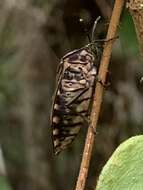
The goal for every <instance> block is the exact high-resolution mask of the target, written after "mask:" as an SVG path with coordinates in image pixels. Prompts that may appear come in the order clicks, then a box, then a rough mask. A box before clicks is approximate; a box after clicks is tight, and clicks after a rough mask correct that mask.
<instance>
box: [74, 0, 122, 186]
mask: <svg viewBox="0 0 143 190" xmlns="http://www.w3.org/2000/svg"><path fill="white" fill-rule="evenodd" d="M124 2H125V1H124V0H116V1H115V4H114V8H113V12H112V16H111V20H110V24H109V28H108V32H107V37H106V39H107V41H108V39H112V38H114V37H115V36H116V30H117V27H118V24H119V19H120V15H121V11H122V9H123V5H124ZM112 46H113V40H109V41H108V42H107V43H106V44H105V46H104V50H103V55H102V58H101V64H100V68H99V78H100V79H101V80H102V82H103V83H104V82H105V80H106V74H107V71H108V65H109V61H110V56H111V50H112ZM102 97H103V85H101V84H100V83H97V84H96V89H95V95H94V101H93V108H92V112H91V117H90V119H91V125H92V127H93V128H94V130H96V126H97V121H98V117H99V112H100V107H101V103H102ZM92 127H89V128H88V132H87V137H86V142H85V147H84V152H83V157H82V162H81V167H80V172H79V176H78V180H77V184H76V190H84V188H85V182H86V178H87V174H88V169H89V163H90V160H91V154H92V149H93V143H94V138H95V136H94V133H93V129H92Z"/></svg>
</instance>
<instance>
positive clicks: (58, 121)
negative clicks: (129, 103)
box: [52, 49, 96, 154]
mask: <svg viewBox="0 0 143 190" xmlns="http://www.w3.org/2000/svg"><path fill="white" fill-rule="evenodd" d="M93 62H94V57H93V55H92V54H91V53H90V52H88V51H87V50H86V49H80V50H76V51H74V52H71V53H70V54H67V55H66V56H64V57H63V65H62V70H61V71H60V74H59V77H58V86H57V89H56V93H55V99H54V104H53V111H52V130H53V144H54V152H55V154H58V153H59V152H60V151H62V150H64V149H65V148H67V147H68V145H69V144H70V143H71V142H72V141H73V140H74V138H75V136H76V135H77V134H78V132H79V130H80V128H81V127H82V126H83V125H84V123H85V120H84V117H86V115H87V114H88V110H89V104H90V99H91V96H92V89H93V83H94V81H95V75H96V69H95V66H94V63H93Z"/></svg>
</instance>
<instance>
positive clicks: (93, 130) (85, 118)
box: [66, 105, 97, 135]
mask: <svg viewBox="0 0 143 190" xmlns="http://www.w3.org/2000/svg"><path fill="white" fill-rule="evenodd" d="M66 106H67V108H68V109H70V111H71V112H72V113H73V114H76V115H77V116H80V117H81V118H82V119H83V121H84V125H85V124H87V125H88V126H89V127H91V129H92V132H93V133H94V135H96V134H97V132H96V130H95V129H94V128H93V126H92V125H91V123H90V114H89V113H88V116H84V115H82V114H81V113H78V112H77V111H76V110H75V109H74V108H71V107H70V106H69V105H66Z"/></svg>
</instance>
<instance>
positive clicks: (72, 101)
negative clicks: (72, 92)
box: [66, 87, 89, 106]
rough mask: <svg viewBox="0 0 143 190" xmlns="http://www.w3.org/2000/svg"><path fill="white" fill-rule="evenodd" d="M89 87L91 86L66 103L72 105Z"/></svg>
mask: <svg viewBox="0 0 143 190" xmlns="http://www.w3.org/2000/svg"><path fill="white" fill-rule="evenodd" d="M88 89H89V87H85V89H83V90H82V91H81V92H79V94H77V95H76V96H75V97H74V98H73V99H72V100H71V101H70V102H68V103H67V104H66V106H69V105H71V104H72V103H74V102H75V100H77V99H78V98H79V97H80V96H81V95H82V94H84V93H85V92H86V91H87V90H88Z"/></svg>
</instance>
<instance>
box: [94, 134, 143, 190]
mask: <svg viewBox="0 0 143 190" xmlns="http://www.w3.org/2000/svg"><path fill="white" fill-rule="evenodd" d="M142 189H143V135H139V136H135V137H132V138H130V139H128V140H126V141H125V142H124V143H122V144H121V145H120V146H119V147H118V148H117V149H116V150H115V152H114V153H113V155H112V156H111V158H110V159H109V161H108V162H107V163H106V165H105V166H104V168H103V170H102V172H101V174H100V176H99V180H98V183H97V187H96V190H142Z"/></svg>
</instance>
